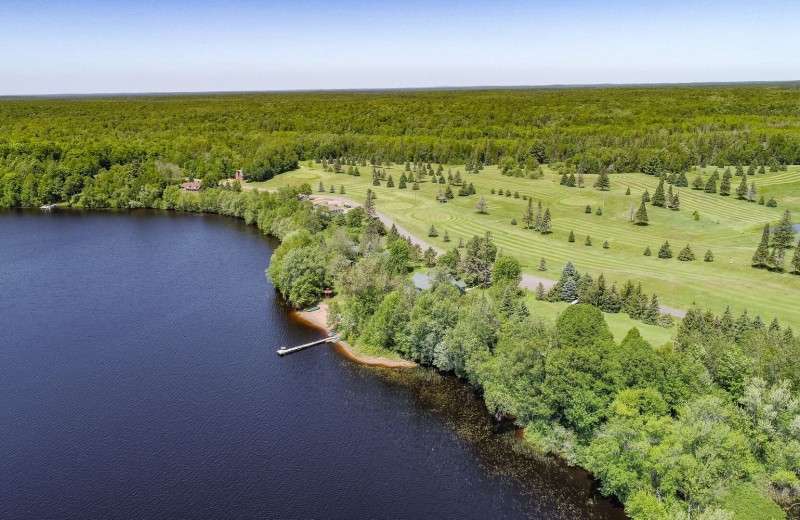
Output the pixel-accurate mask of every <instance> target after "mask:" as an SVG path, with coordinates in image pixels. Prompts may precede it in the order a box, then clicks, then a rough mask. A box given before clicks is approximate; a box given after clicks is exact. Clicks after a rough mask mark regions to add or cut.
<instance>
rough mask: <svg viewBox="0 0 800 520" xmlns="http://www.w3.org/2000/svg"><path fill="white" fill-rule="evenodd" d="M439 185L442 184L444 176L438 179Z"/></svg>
mask: <svg viewBox="0 0 800 520" xmlns="http://www.w3.org/2000/svg"><path fill="white" fill-rule="evenodd" d="M439 184H444V176H441V177H439Z"/></svg>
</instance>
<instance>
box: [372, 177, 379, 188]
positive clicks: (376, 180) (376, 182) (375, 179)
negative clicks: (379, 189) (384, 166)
mask: <svg viewBox="0 0 800 520" xmlns="http://www.w3.org/2000/svg"><path fill="white" fill-rule="evenodd" d="M372 185H373V186H380V185H381V180H380V179H379V178H378V176H377V175H376V176H374V177H373V178H372Z"/></svg>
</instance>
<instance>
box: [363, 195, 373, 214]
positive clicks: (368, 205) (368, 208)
mask: <svg viewBox="0 0 800 520" xmlns="http://www.w3.org/2000/svg"><path fill="white" fill-rule="evenodd" d="M364 213H365V214H366V215H367V216H368V217H370V218H372V217H374V216H375V193H374V192H373V191H372V190H369V189H368V190H367V198H366V200H365V201H364Z"/></svg>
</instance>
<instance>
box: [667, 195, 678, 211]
mask: <svg viewBox="0 0 800 520" xmlns="http://www.w3.org/2000/svg"><path fill="white" fill-rule="evenodd" d="M669 209H671V210H672V211H680V209H681V198H680V195H679V194H678V193H677V192H675V195H673V196H672V203H671V204H670V205H669Z"/></svg>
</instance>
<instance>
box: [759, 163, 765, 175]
mask: <svg viewBox="0 0 800 520" xmlns="http://www.w3.org/2000/svg"><path fill="white" fill-rule="evenodd" d="M766 173H767V170H766V168H764V165H763V164H762V165H761V166H759V168H758V174H759V175H764V174H766Z"/></svg>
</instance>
